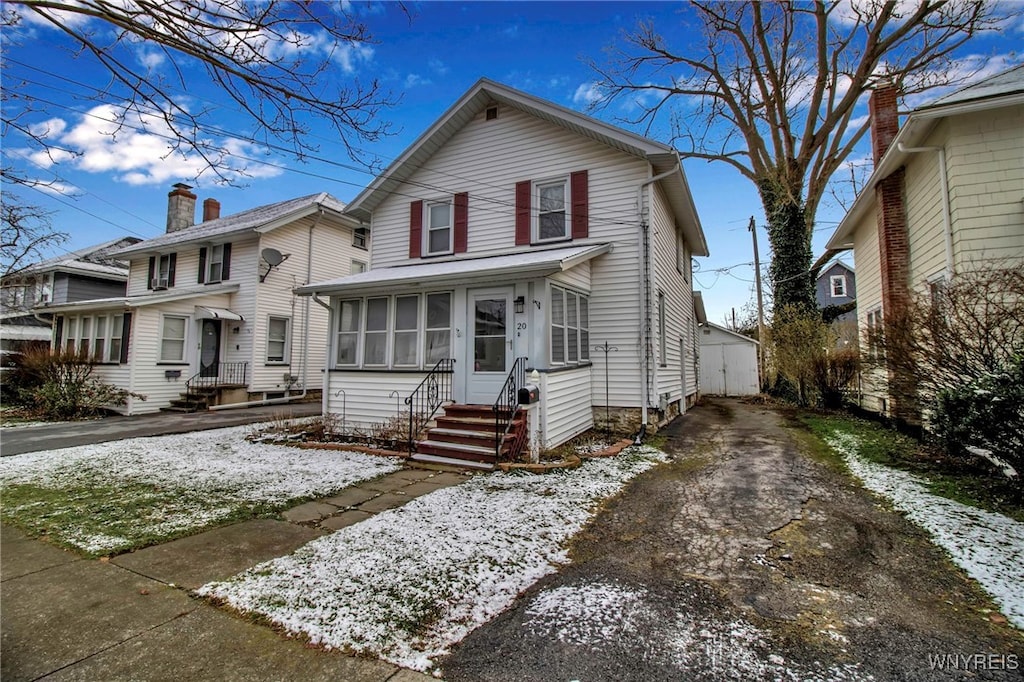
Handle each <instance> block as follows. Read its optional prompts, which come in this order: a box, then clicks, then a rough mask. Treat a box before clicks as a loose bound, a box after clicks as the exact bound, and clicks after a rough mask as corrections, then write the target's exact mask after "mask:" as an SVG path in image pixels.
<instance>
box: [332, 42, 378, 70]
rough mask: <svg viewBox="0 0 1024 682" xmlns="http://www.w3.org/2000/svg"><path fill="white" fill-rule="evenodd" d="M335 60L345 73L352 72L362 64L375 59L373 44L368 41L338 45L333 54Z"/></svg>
mask: <svg viewBox="0 0 1024 682" xmlns="http://www.w3.org/2000/svg"><path fill="white" fill-rule="evenodd" d="M333 57H334V61H335V62H337V63H338V64H339V65H340V66H341V70H342V71H344V72H345V73H352V72H354V71H355V70H356V68H357V66H358V65H360V64H368V63H369V62H370V61H371V60H372V59H373V46H372V45H367V44H366V43H348V44H344V45H338V46H337V48H336V49H335V51H334V54H333Z"/></svg>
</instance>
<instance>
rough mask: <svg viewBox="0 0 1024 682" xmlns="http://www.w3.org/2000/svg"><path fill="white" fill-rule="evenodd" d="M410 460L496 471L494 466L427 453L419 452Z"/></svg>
mask: <svg viewBox="0 0 1024 682" xmlns="http://www.w3.org/2000/svg"><path fill="white" fill-rule="evenodd" d="M409 459H411V460H413V461H416V462H429V463H430V464H448V465H451V466H457V467H470V468H473V469H482V470H484V471H491V470H493V469H494V465H493V464H488V463H486V462H475V461H473V460H467V459H452V458H450V457H440V456H438V455H428V454H426V453H421V452H417V453H414V454H413V455H412V457H410V458H409Z"/></svg>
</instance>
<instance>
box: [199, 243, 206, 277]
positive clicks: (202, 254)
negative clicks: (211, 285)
mask: <svg viewBox="0 0 1024 682" xmlns="http://www.w3.org/2000/svg"><path fill="white" fill-rule="evenodd" d="M205 281H206V247H205V246H201V247H199V283H200V284H202V283H203V282H205Z"/></svg>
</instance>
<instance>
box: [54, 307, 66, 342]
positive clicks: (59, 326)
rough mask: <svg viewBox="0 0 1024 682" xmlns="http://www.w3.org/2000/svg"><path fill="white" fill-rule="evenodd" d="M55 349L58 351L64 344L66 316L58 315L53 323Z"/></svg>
mask: <svg viewBox="0 0 1024 682" xmlns="http://www.w3.org/2000/svg"><path fill="white" fill-rule="evenodd" d="M53 339H54V348H57V349H58V350H59V349H60V347H61V346H62V345H63V343H64V316H63V315H58V316H57V318H56V319H54V321H53Z"/></svg>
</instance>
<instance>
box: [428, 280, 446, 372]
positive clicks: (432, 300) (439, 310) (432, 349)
mask: <svg viewBox="0 0 1024 682" xmlns="http://www.w3.org/2000/svg"><path fill="white" fill-rule="evenodd" d="M451 346H452V295H451V294H448V293H444V294H427V324H426V335H425V339H424V356H425V358H426V364H427V366H429V367H433V366H434V365H435V364H437V361H438V360H444V359H445V358H449V357H451Z"/></svg>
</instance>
